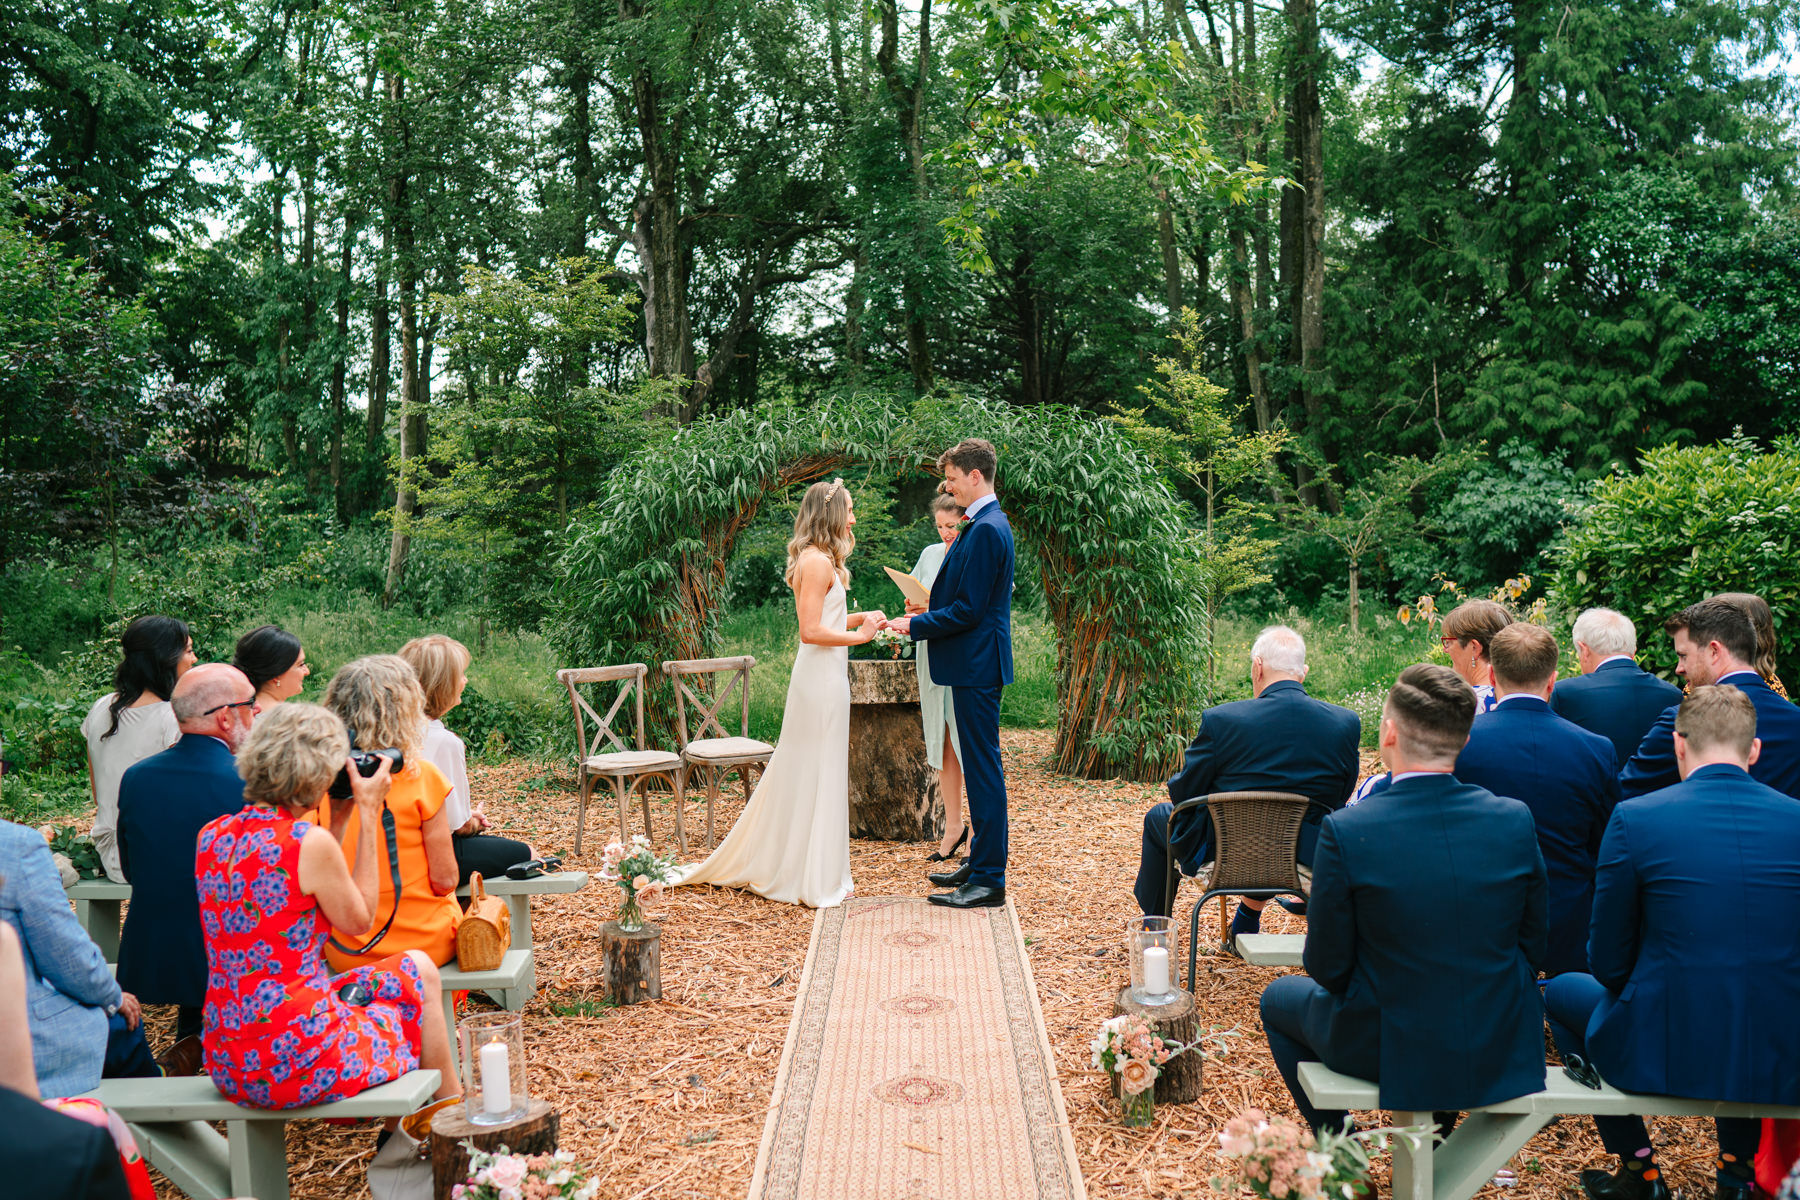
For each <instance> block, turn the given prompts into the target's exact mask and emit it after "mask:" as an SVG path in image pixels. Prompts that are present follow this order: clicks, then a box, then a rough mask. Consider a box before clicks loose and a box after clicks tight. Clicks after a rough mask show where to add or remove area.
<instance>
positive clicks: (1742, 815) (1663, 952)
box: [1544, 601, 1800, 1200]
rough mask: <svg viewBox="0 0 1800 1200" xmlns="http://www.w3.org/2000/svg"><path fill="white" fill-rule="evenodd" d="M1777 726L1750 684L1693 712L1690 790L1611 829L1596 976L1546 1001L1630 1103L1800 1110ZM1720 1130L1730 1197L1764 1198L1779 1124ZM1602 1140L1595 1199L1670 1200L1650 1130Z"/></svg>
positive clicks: (1702, 695) (1618, 1130)
mask: <svg viewBox="0 0 1800 1200" xmlns="http://www.w3.org/2000/svg"><path fill="white" fill-rule="evenodd" d="M1707 603H1712V602H1711V601H1707ZM1696 607H1698V606H1696ZM1690 611H1692V610H1690ZM1695 621H1696V624H1697V623H1698V621H1699V618H1695ZM1692 627H1693V626H1691V625H1690V626H1689V628H1692ZM1764 690H1767V689H1764ZM1761 716H1762V710H1761V708H1759V707H1758V706H1757V705H1756V704H1755V703H1754V702H1753V700H1752V699H1751V697H1750V696H1749V695H1747V694H1746V692H1745V691H1744V690H1742V689H1740V688H1738V687H1737V686H1735V685H1724V686H1719V687H1708V686H1705V685H1702V686H1699V687H1696V688H1695V689H1694V690H1693V692H1692V693H1691V694H1690V695H1689V696H1688V697H1687V699H1685V700H1683V701H1682V702H1681V706H1680V708H1679V710H1678V714H1677V716H1676V718H1675V729H1674V735H1673V736H1674V746H1675V764H1676V769H1677V771H1679V773H1680V775H1681V778H1682V782H1680V783H1677V784H1675V785H1674V786H1673V787H1668V788H1663V789H1661V790H1659V791H1655V792H1652V793H1650V794H1649V795H1647V796H1642V797H1640V798H1638V799H1636V800H1633V801H1631V802H1630V803H1628V804H1621V805H1619V807H1618V808H1617V809H1615V810H1614V811H1613V815H1612V820H1611V821H1610V822H1609V823H1608V824H1607V827H1606V840H1605V841H1604V842H1603V843H1602V844H1601V847H1600V869H1599V876H1598V878H1597V880H1596V882H1595V887H1594V921H1593V926H1592V928H1591V930H1590V933H1589V940H1588V956H1589V959H1590V961H1591V963H1592V967H1593V974H1591V975H1586V974H1569V975H1560V976H1558V977H1557V978H1555V979H1553V980H1551V981H1550V983H1549V985H1548V986H1547V987H1546V988H1545V990H1544V1004H1545V1007H1546V1008H1548V1009H1549V1012H1550V1030H1551V1033H1552V1034H1554V1035H1555V1038H1556V1044H1557V1046H1558V1048H1560V1049H1561V1051H1562V1053H1563V1054H1564V1056H1565V1057H1566V1056H1568V1055H1579V1056H1581V1057H1582V1058H1584V1059H1586V1060H1587V1062H1588V1064H1589V1065H1591V1066H1592V1067H1593V1068H1594V1069H1595V1070H1597V1071H1598V1072H1599V1073H1600V1077H1601V1078H1602V1079H1604V1080H1605V1081H1606V1082H1608V1083H1610V1084H1612V1085H1613V1086H1614V1087H1616V1088H1618V1089H1620V1090H1621V1091H1626V1092H1648V1093H1653V1094H1655V1095H1660V1096H1682V1097H1686V1098H1690V1099H1694V1100H1720V1101H1733V1102H1739V1103H1747V1104H1787V1105H1793V1104H1800V1070H1796V1069H1795V1064H1796V1063H1800V1021H1796V1020H1795V1019H1794V1016H1795V1014H1796V1013H1800V874H1797V873H1796V871H1795V864H1796V863H1800V804H1796V803H1795V802H1794V801H1793V800H1792V799H1790V798H1789V797H1788V796H1786V795H1783V794H1782V793H1780V792H1778V791H1776V790H1774V789H1773V788H1770V787H1767V786H1765V785H1764V784H1761V783H1758V782H1757V781H1756V780H1755V779H1753V778H1751V768H1752V767H1753V766H1754V764H1755V762H1756V760H1757V755H1758V752H1759V751H1760V749H1761V746H1760V744H1759V742H1758V740H1757V738H1756V730H1757V723H1758V721H1759V720H1760V719H1761ZM1746 914H1752V915H1751V916H1750V918H1749V919H1746ZM1717 1124H1718V1133H1719V1160H1718V1175H1717V1183H1718V1195H1719V1196H1720V1197H1721V1200H1749V1197H1750V1193H1751V1186H1750V1185H1751V1181H1752V1159H1753V1158H1754V1156H1755V1154H1756V1146H1757V1140H1758V1138H1759V1137H1760V1136H1761V1132H1762V1127H1761V1122H1759V1121H1755V1120H1751V1119H1748V1118H1741V1117H1737V1118H1727V1117H1721V1118H1719V1119H1718V1122H1717ZM1594 1125H1595V1126H1596V1127H1597V1128H1598V1129H1599V1131H1600V1140H1601V1141H1602V1142H1603V1143H1604V1144H1605V1146H1606V1150H1607V1152H1608V1153H1609V1154H1616V1155H1618V1156H1619V1161H1620V1165H1619V1169H1618V1170H1617V1172H1616V1173H1614V1174H1613V1175H1611V1176H1608V1175H1607V1174H1606V1172H1604V1171H1599V1170H1592V1171H1584V1172H1582V1178H1581V1182H1582V1186H1583V1187H1584V1188H1585V1189H1586V1190H1587V1193H1588V1195H1590V1196H1592V1197H1595V1198H1596V1200H1646V1198H1650V1197H1656V1198H1661V1200H1666V1197H1667V1196H1668V1195H1669V1191H1668V1187H1667V1185H1666V1184H1665V1183H1664V1182H1663V1180H1662V1178H1661V1171H1660V1170H1659V1169H1658V1167H1657V1163H1656V1155H1655V1153H1654V1151H1653V1149H1652V1147H1651V1145H1650V1135H1649V1134H1648V1133H1647V1132H1646V1131H1645V1129H1644V1122H1643V1118H1641V1117H1595V1118H1594Z"/></svg>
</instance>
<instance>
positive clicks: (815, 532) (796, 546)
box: [783, 479, 856, 587]
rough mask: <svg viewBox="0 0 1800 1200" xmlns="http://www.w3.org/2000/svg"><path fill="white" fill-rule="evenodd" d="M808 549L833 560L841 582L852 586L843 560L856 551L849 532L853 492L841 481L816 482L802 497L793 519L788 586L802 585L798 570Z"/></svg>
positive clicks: (789, 549) (788, 564)
mask: <svg viewBox="0 0 1800 1200" xmlns="http://www.w3.org/2000/svg"><path fill="white" fill-rule="evenodd" d="M808 547H811V548H812V549H814V550H819V551H822V552H823V553H824V554H825V555H826V557H828V558H830V559H831V565H832V568H833V569H834V570H836V571H837V577H838V582H839V583H841V584H843V585H844V586H845V587H849V586H850V571H849V569H848V568H847V567H845V566H844V560H845V559H847V558H849V557H850V552H851V551H852V550H854V549H856V538H855V537H854V536H852V534H851V533H850V493H849V492H848V491H847V490H845V488H844V481H843V480H842V479H834V480H832V481H831V482H830V483H825V482H823V481H821V482H819V483H815V484H813V485H812V486H811V487H809V488H807V489H806V495H804V496H802V497H801V498H800V512H799V514H798V515H796V516H795V517H794V536H793V537H792V538H791V539H789V541H788V545H787V573H786V574H785V575H784V576H783V577H784V578H785V579H786V580H787V585H788V586H789V587H798V586H799V584H798V578H797V575H796V568H797V567H798V566H799V563H800V553H801V551H803V550H806V549H807V548H808Z"/></svg>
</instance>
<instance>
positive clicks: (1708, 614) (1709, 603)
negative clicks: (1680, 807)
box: [1619, 597, 1800, 800]
mask: <svg viewBox="0 0 1800 1200" xmlns="http://www.w3.org/2000/svg"><path fill="white" fill-rule="evenodd" d="M1663 628H1665V629H1667V630H1668V631H1669V634H1670V636H1671V637H1673V638H1674V640H1675V673H1676V674H1677V675H1681V676H1683V677H1685V678H1686V679H1687V681H1688V686H1690V687H1701V686H1703V685H1705V684H1709V683H1729V684H1731V685H1732V686H1733V687H1735V688H1738V689H1739V690H1741V691H1742V692H1743V693H1744V694H1745V695H1746V696H1748V697H1750V703H1752V704H1754V705H1755V706H1756V736H1757V739H1758V740H1759V741H1761V742H1762V755H1761V757H1760V758H1758V759H1757V760H1756V762H1755V763H1753V764H1752V765H1751V767H1750V777H1751V778H1752V779H1755V780H1756V781H1757V782H1759V783H1766V784H1768V785H1769V786H1770V787H1772V788H1774V789H1775V790H1776V791H1778V792H1784V793H1786V794H1787V795H1789V796H1794V797H1796V798H1800V708H1795V707H1794V706H1793V705H1792V704H1790V703H1788V702H1787V701H1786V700H1783V699H1782V698H1781V697H1780V696H1778V695H1776V693H1775V689H1774V688H1772V687H1770V686H1769V685H1768V684H1767V683H1766V682H1764V681H1763V677H1762V676H1761V675H1759V674H1757V671H1756V668H1755V666H1754V665H1752V664H1754V663H1755V662H1756V627H1755V626H1754V625H1752V624H1751V623H1750V618H1749V616H1748V615H1746V614H1745V612H1744V610H1743V609H1741V608H1739V607H1738V606H1737V605H1735V604H1733V603H1731V602H1730V601H1728V600H1720V599H1718V598H1717V597H1714V598H1713V599H1711V600H1702V601H1700V603H1698V604H1690V605H1688V606H1687V607H1686V608H1684V609H1682V610H1681V611H1680V612H1679V613H1676V614H1675V615H1674V616H1672V617H1670V618H1669V619H1668V620H1667V621H1665V622H1664V623H1663ZM1679 779H1680V775H1679V773H1678V771H1677V768H1676V760H1675V709H1674V708H1673V707H1671V708H1670V709H1669V710H1668V711H1666V712H1664V713H1663V715H1662V716H1660V717H1658V718H1657V720H1656V724H1654V725H1652V726H1651V727H1650V732H1649V733H1647V734H1645V735H1644V740H1643V741H1642V742H1641V743H1639V745H1638V748H1637V751H1636V752H1635V753H1634V754H1633V755H1632V756H1631V760H1630V761H1629V762H1627V763H1626V764H1625V766H1624V769H1623V770H1622V771H1621V772H1620V773H1619V790H1620V793H1621V794H1622V795H1623V796H1624V797H1625V799H1627V800H1629V799H1631V798H1632V797H1633V796H1642V795H1644V794H1646V793H1648V792H1654V791H1658V790H1659V789H1661V788H1666V787H1669V786H1671V785H1673V784H1674V783H1676V782H1677V781H1678V780H1679Z"/></svg>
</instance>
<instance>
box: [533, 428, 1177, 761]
mask: <svg viewBox="0 0 1800 1200" xmlns="http://www.w3.org/2000/svg"><path fill="white" fill-rule="evenodd" d="M964 437H985V438H987V439H989V440H990V441H992V442H993V443H994V445H995V446H996V448H997V449H998V450H999V453H1000V469H999V472H998V481H997V482H998V484H999V492H1000V499H1001V502H1002V504H1003V505H1004V507H1005V509H1006V514H1007V518H1008V520H1010V521H1011V523H1012V526H1013V529H1014V531H1015V532H1016V534H1017V535H1018V540H1019V549H1020V553H1021V554H1026V553H1030V554H1034V555H1036V557H1037V561H1038V564H1039V566H1040V568H1041V573H1042V577H1043V585H1044V595H1045V602H1046V609H1047V615H1048V617H1049V618H1050V622H1051V625H1052V628H1053V630H1054V632H1055V636H1056V689H1057V728H1056V751H1055V758H1054V764H1053V765H1054V767H1055V769H1056V770H1058V771H1061V772H1064V773H1067V774H1075V775H1083V776H1087V777H1090V778H1100V777H1109V776H1125V777H1127V778H1131V779H1137V780H1144V781H1150V780H1156V779H1160V778H1163V777H1164V776H1165V775H1166V774H1167V773H1168V772H1169V770H1170V769H1171V767H1172V766H1173V765H1175V764H1177V763H1178V762H1179V761H1180V758H1181V751H1182V748H1183V746H1184V744H1185V740H1186V734H1187V733H1188V732H1190V731H1191V722H1192V714H1193V709H1194V708H1195V706H1196V704H1197V702H1198V687H1197V684H1198V679H1199V673H1198V665H1199V662H1200V654H1201V651H1202V648H1203V645H1204V639H1205V636H1206V633H1207V631H1206V628H1205V613H1204V610H1203V608H1202V606H1201V604H1200V603H1199V600H1200V586H1201V585H1200V576H1199V565H1200V562H1199V555H1200V548H1199V547H1200V542H1199V539H1198V536H1197V534H1196V531H1195V529H1194V527H1193V524H1192V521H1191V519H1190V517H1189V512H1188V509H1187V508H1186V506H1184V505H1183V504H1182V503H1181V501H1180V500H1179V499H1177V498H1176V497H1175V495H1174V494H1173V493H1172V492H1171V491H1170V490H1169V488H1168V486H1167V485H1166V484H1164V483H1163V481H1162V480H1161V478H1160V477H1159V476H1158V475H1157V473H1156V471H1155V470H1154V469H1153V468H1152V467H1151V465H1150V464H1149V462H1148V461H1147V460H1146V459H1145V458H1144V456H1143V455H1142V454H1141V453H1140V452H1139V451H1138V449H1137V448H1136V446H1134V445H1133V444H1132V443H1131V442H1130V441H1129V440H1128V439H1127V438H1126V437H1125V436H1124V435H1123V434H1122V433H1121V432H1120V431H1119V430H1118V428H1117V427H1116V426H1114V425H1113V424H1111V423H1110V422H1106V421H1102V420H1098V419H1095V418H1093V417H1091V416H1088V415H1086V414H1083V413H1080V412H1077V411H1075V410H1072V409H1064V408H1036V409H1018V408H1014V407H1012V406H1009V405H1005V404H1001V403H996V402H992V401H987V400H982V399H979V398H975V399H971V398H963V399H959V400H957V401H955V402H954V403H951V402H948V401H944V400H935V399H929V400H922V401H918V402H916V403H914V404H912V405H911V406H908V405H907V404H905V403H903V402H901V401H899V400H897V399H894V398H890V397H882V396H870V395H854V396H844V397H838V398H834V399H831V400H828V401H823V402H821V403H819V404H817V405H814V406H811V407H808V408H792V407H781V408H775V407H761V408H757V409H751V410H745V411H741V412H736V413H732V414H729V415H726V416H722V417H718V418H709V419H703V420H701V421H698V422H695V423H694V424H692V425H689V426H686V427H684V428H683V429H682V430H681V431H680V432H679V433H678V434H677V436H676V437H675V438H674V439H673V440H672V441H671V442H670V443H669V444H667V445H666V446H663V447H661V448H658V449H656V450H654V451H652V452H650V453H649V454H646V455H645V456H644V457H643V458H642V459H641V460H639V461H638V462H636V463H634V464H629V465H627V466H624V467H621V468H620V469H619V472H618V474H617V475H616V476H615V477H614V480H613V482H612V485H611V486H610V487H609V489H608V492H607V496H606V499H605V501H604V502H603V503H602V505H601V506H600V507H599V509H598V510H597V513H596V515H594V516H592V517H589V518H586V519H584V520H582V521H579V522H577V524H576V526H575V528H574V530H573V532H572V537H571V541H570V546H569V548H568V550H567V551H566V552H565V554H564V555H563V557H562V559H561V560H560V562H559V564H558V570H559V572H560V579H559V580H558V587H557V596H558V600H557V604H558V608H557V610H556V613H555V615H554V617H553V624H552V628H551V639H552V642H553V644H554V645H555V647H556V649H557V651H558V652H559V653H560V654H561V655H562V656H563V661H564V662H566V663H571V664H578V665H592V664H596V663H619V662H646V663H655V662H659V661H662V660H664V659H672V658H704V657H709V656H711V655H712V654H713V653H714V642H715V639H716V629H717V623H718V614H719V608H720V599H721V596H722V593H723V590H724V585H725V569H726V566H727V564H728V563H729V562H730V561H731V556H732V554H733V553H734V551H735V550H736V547H737V541H738V538H739V537H740V536H741V535H742V534H743V532H744V531H745V530H746V529H747V528H749V526H750V523H751V522H752V521H753V520H755V518H756V514H757V512H758V510H759V509H760V508H761V506H762V504H763V502H764V501H765V500H766V499H768V497H769V496H770V495H771V494H776V493H779V492H781V491H783V490H785V489H787V488H790V487H793V486H795V485H797V484H803V483H808V482H811V481H813V480H815V479H819V478H821V477H824V476H827V475H830V474H831V473H833V472H836V471H840V470H842V469H843V468H844V467H846V466H848V465H851V464H853V463H862V464H871V465H874V466H888V467H891V468H892V469H893V470H894V471H895V473H896V474H901V473H905V472H912V471H922V470H930V471H933V472H935V465H934V464H935V462H936V459H937V456H938V454H939V453H940V452H941V451H942V450H943V449H944V448H945V447H946V446H950V445H953V444H955V443H956V442H957V441H959V440H960V439H962V438H964Z"/></svg>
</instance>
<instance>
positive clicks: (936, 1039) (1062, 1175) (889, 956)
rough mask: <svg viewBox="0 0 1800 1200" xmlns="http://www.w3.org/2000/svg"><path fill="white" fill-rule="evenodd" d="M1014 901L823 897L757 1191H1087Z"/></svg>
mask: <svg viewBox="0 0 1800 1200" xmlns="http://www.w3.org/2000/svg"><path fill="white" fill-rule="evenodd" d="M1055 1064H1056V1060H1055V1058H1054V1057H1053V1056H1052V1054H1051V1052H1050V1043H1049V1040H1048V1039H1047V1038H1046V1037H1045V1035H1044V1020H1043V1014H1042V1013H1041V1012H1039V1011H1038V1003H1037V989H1036V988H1035V987H1034V986H1033V984H1032V981H1031V965H1030V963H1029V961H1028V960H1027V959H1026V956H1025V944H1024V939H1023V938H1022V937H1021V936H1020V934H1019V924H1018V919H1017V917H1016V916H1015V915H1014V913H1013V909H1012V905H1010V904H1008V905H1007V906H1006V907H1005V908H984V909H973V910H969V911H957V910H955V909H948V908H941V907H938V906H935V905H931V904H927V903H926V902H925V901H923V900H906V899H893V898H889V899H882V898H874V897H871V898H867V899H854V900H851V901H849V902H848V903H846V904H844V905H842V906H840V907H837V908H827V909H821V910H819V913H818V916H817V917H816V918H815V919H814V921H813V935H812V945H811V946H810V947H809V948H808V950H807V954H806V973H805V975H804V977H803V978H802V979H801V981H800V994H799V997H798V998H797V1000H796V1001H795V1004H794V1019H793V1023H792V1024H791V1025H790V1026H789V1028H788V1038H787V1046H786V1047H785V1048H784V1049H783V1051H782V1056H781V1074H780V1075H779V1076H778V1077H777V1079H776V1081H775V1094H774V1100H773V1107H772V1108H771V1110H770V1112H769V1119H768V1123H767V1124H766V1125H765V1126H764V1129H763V1140H762V1149H761V1150H760V1151H759V1152H758V1154H757V1158H756V1175H755V1177H754V1178H753V1179H752V1181H751V1184H750V1196H751V1200H976V1198H978V1197H979V1198H980V1200H1083V1197H1085V1195H1086V1193H1085V1192H1084V1190H1083V1188H1082V1182H1081V1170H1080V1168H1079V1167H1078V1166H1077V1165H1076V1161H1075V1143H1074V1140H1073V1139H1072V1137H1071V1136H1070V1133H1069V1120H1068V1116H1067V1115H1066V1114H1065V1113H1064V1111H1063V1102H1062V1092H1061V1090H1060V1089H1059V1088H1058V1087H1057V1083H1056V1065H1055Z"/></svg>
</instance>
